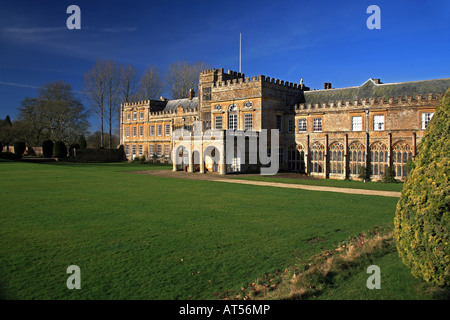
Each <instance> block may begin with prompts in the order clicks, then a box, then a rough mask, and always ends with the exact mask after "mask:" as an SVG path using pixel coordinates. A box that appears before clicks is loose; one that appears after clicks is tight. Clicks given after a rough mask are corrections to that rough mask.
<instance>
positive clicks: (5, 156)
mask: <svg viewBox="0 0 450 320" xmlns="http://www.w3.org/2000/svg"><path fill="white" fill-rule="evenodd" d="M0 159H5V160H20V159H22V155H20V154H15V153H12V152H0Z"/></svg>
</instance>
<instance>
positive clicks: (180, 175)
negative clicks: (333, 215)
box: [129, 170, 401, 198]
mask: <svg viewBox="0 0 450 320" xmlns="http://www.w3.org/2000/svg"><path fill="white" fill-rule="evenodd" d="M129 172H130V173H137V174H146V175H156V176H161V177H169V178H177V179H189V180H208V181H217V182H225V183H238V184H248V185H254V186H269V187H276V188H290V189H302V190H313V191H326V192H340V193H350V194H361V195H371V196H383V197H395V198H399V197H400V194H401V192H397V191H381V190H367V189H353V188H335V187H324V186H312V185H303V184H296V183H282V182H267V181H254V180H242V179H235V178H234V177H236V176H237V175H226V176H222V175H218V174H211V173H209V174H200V173H187V172H173V171H170V170H145V171H129ZM256 175H257V176H259V174H256ZM239 176H242V177H245V176H255V174H239ZM280 180H281V179H280Z"/></svg>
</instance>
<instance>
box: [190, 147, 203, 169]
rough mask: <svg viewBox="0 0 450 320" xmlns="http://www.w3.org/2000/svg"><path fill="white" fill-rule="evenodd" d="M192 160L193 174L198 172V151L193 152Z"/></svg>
mask: <svg viewBox="0 0 450 320" xmlns="http://www.w3.org/2000/svg"><path fill="white" fill-rule="evenodd" d="M192 160H193V161H194V162H193V164H194V167H193V168H194V172H200V161H201V160H200V152H198V150H194V152H193V153H192Z"/></svg>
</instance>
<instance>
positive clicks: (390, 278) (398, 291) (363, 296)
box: [316, 250, 449, 300]
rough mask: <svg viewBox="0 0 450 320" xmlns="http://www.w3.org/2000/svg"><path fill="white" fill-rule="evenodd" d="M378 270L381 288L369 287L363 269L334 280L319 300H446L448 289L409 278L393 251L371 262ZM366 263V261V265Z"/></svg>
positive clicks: (407, 272)
mask: <svg viewBox="0 0 450 320" xmlns="http://www.w3.org/2000/svg"><path fill="white" fill-rule="evenodd" d="M373 263H375V264H376V265H377V266H378V267H380V270H381V277H380V279H381V287H380V289H368V288H367V286H366V281H367V278H368V277H369V276H370V275H371V274H368V273H366V269H362V270H359V271H358V272H355V274H353V275H352V276H351V277H349V278H346V279H345V281H337V282H336V283H335V286H334V287H330V288H328V289H327V290H325V291H324V292H322V294H321V295H319V296H318V297H317V298H316V299H318V300H430V299H438V300H440V299H445V300H447V299H448V294H449V292H448V290H444V289H439V288H437V287H433V286H432V285H430V284H427V283H425V282H423V281H421V280H419V279H416V278H412V277H411V270H409V269H408V268H407V267H406V266H405V265H404V264H403V262H402V261H401V259H400V257H399V256H398V253H397V251H396V250H394V251H392V252H390V253H389V254H387V255H385V256H382V257H380V258H378V259H376V261H374V262H373ZM368 265H369V264H367V266H368Z"/></svg>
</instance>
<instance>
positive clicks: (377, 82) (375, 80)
mask: <svg viewBox="0 0 450 320" xmlns="http://www.w3.org/2000/svg"><path fill="white" fill-rule="evenodd" d="M373 82H375V83H376V84H380V83H381V81H380V79H373Z"/></svg>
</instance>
